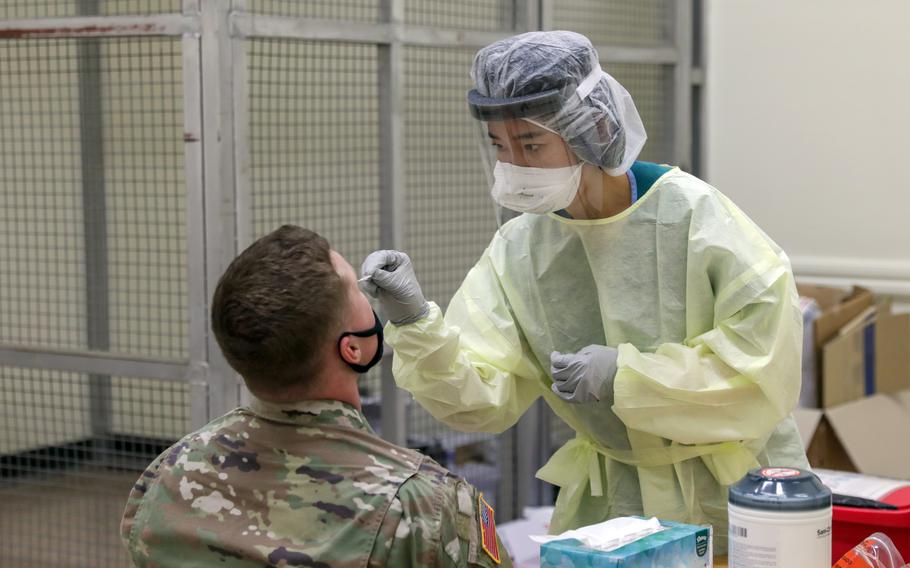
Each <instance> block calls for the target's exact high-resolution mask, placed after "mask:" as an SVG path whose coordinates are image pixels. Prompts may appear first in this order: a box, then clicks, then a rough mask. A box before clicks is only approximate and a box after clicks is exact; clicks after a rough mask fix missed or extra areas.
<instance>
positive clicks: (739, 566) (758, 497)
mask: <svg viewBox="0 0 910 568" xmlns="http://www.w3.org/2000/svg"><path fill="white" fill-rule="evenodd" d="M727 512H728V517H729V521H730V529H729V530H730V545H729V566H730V568H754V567H756V566H762V567H763V568H764V567H766V568H829V567H830V566H831V490H830V489H828V488H827V487H825V485H824V484H823V483H822V482H821V481H820V480H819V479H818V477H817V476H816V475H815V474H814V473H812V472H810V471H806V470H802V469H797V468H792V467H765V468H755V469H753V470H751V471H750V472H749V473H747V474H746V476H745V477H743V478H742V479H741V480H739V481H737V482H736V483H734V484H733V485H731V486H730V489H729V502H728V504H727Z"/></svg>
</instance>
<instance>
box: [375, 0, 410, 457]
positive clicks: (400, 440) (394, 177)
mask: <svg viewBox="0 0 910 568" xmlns="http://www.w3.org/2000/svg"><path fill="white" fill-rule="evenodd" d="M381 11H382V12H381V16H382V20H383V21H385V22H387V23H390V24H392V25H393V26H395V25H399V24H401V22H403V21H404V1H403V0H383V2H382V6H381ZM378 50H379V54H378V57H379V61H378V66H377V72H378V75H379V76H378V81H379V136H380V143H379V153H380V155H379V164H380V166H379V168H380V171H379V220H380V221H379V246H380V247H381V248H384V249H400V248H402V246H403V245H404V226H405V205H404V199H405V196H404V192H405V165H404V153H403V150H404V112H405V111H404V105H405V101H404V46H403V45H402V42H401V40H400V39H398V38H396V39H393V40H392V41H391V42H389V43H387V44H381V45H379V46H378ZM387 353H388V351H387ZM380 373H381V375H380V377H381V379H380V380H381V384H382V387H381V395H382V413H381V428H382V437H383V438H385V439H386V440H388V441H390V442H392V443H393V444H399V445H402V446H404V445H407V420H406V418H407V400H406V399H405V397H404V394H403V393H402V392H401V391H400V390H399V389H398V387H397V386H396V385H395V379H394V377H393V376H392V357H391V356H386V357H384V358H383V361H382V366H381V369H380Z"/></svg>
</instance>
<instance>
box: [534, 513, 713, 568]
mask: <svg viewBox="0 0 910 568" xmlns="http://www.w3.org/2000/svg"><path fill="white" fill-rule="evenodd" d="M660 524H661V525H663V526H665V527H667V528H666V529H665V530H662V531H660V532H657V533H654V534H651V535H648V536H646V537H644V538H641V539H639V540H636V541H635V542H631V543H629V544H627V545H625V546H622V547H620V548H617V549H616V550H611V551H609V552H602V551H599V550H594V549H593V548H588V547H585V546H582V545H581V543H580V542H579V541H577V540H574V539H570V540H555V541H551V542H547V543H544V544H542V545H541V546H540V567H541V568H557V567H559V568H561V567H563V566H592V567H593V566H598V567H604V568H646V567H647V568H652V567H654V566H679V567H681V568H683V567H685V568H708V567H711V566H713V565H714V557H713V551H712V547H713V529H712V528H711V526H710V525H704V526H702V525H686V524H682V523H673V522H670V521H663V520H662V521H660Z"/></svg>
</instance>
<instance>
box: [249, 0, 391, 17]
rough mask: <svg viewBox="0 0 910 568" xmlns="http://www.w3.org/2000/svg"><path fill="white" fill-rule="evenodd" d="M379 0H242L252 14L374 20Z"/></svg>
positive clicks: (377, 13) (377, 14)
mask: <svg viewBox="0 0 910 568" xmlns="http://www.w3.org/2000/svg"><path fill="white" fill-rule="evenodd" d="M380 3H381V2H380V0H305V1H301V0H244V9H245V10H246V11H247V12H251V13H254V14H268V15H270V16H289V17H296V18H322V19H326V20H351V21H360V22H375V21H377V20H379V7H380Z"/></svg>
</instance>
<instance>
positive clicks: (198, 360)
mask: <svg viewBox="0 0 910 568" xmlns="http://www.w3.org/2000/svg"><path fill="white" fill-rule="evenodd" d="M183 14H184V15H185V16H195V17H198V16H199V2H198V0H184V2H183ZM181 48H182V53H183V157H184V173H185V176H186V239H187V242H186V247H187V249H186V275H187V304H188V309H189V330H188V333H187V336H188V338H189V356H190V365H191V368H190V371H189V372H188V379H189V381H190V428H191V429H193V430H196V429H198V428H200V427H202V426H203V425H205V423H206V422H208V420H209V418H210V416H209V400H208V390H209V389H208V380H209V377H208V370H209V366H208V363H207V362H206V361H207V344H206V342H207V337H208V329H209V323H208V322H209V318H208V310H207V309H206V307H207V306H208V301H207V298H206V294H207V290H206V257H205V254H206V247H205V237H206V235H205V225H206V223H205V195H204V183H203V181H204V180H203V167H204V164H203V153H202V61H201V59H200V57H201V51H202V43H201V40H200V33H198V32H196V33H192V34H184V35H183V37H182V39H181Z"/></svg>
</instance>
